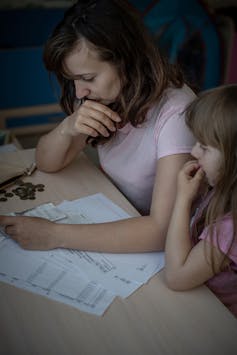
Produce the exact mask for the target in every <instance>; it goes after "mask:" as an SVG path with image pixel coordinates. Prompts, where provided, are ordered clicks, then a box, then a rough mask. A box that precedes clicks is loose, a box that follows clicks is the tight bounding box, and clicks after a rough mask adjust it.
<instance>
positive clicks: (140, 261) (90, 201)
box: [0, 194, 164, 315]
mask: <svg viewBox="0 0 237 355" xmlns="http://www.w3.org/2000/svg"><path fill="white" fill-rule="evenodd" d="M11 215H14V213H11ZM16 215H24V216H38V217H42V218H47V219H49V220H51V221H55V222H56V223H73V224H75V223H76V224H79V223H101V222H108V221H116V220H120V219H125V218H130V216H129V215H128V214H127V213H126V212H125V211H124V210H123V209H121V208H120V207H118V206H117V205H115V204H114V203H113V202H112V201H111V200H109V199H108V198H107V197H106V196H104V195H103V194H95V195H91V196H88V197H85V198H81V199H78V200H73V201H63V202H62V203H61V204H59V205H57V206H55V205H54V204H52V203H48V204H44V205H41V206H38V207H36V208H33V209H31V210H27V211H23V212H21V213H16ZM163 266H164V253H163V252H152V253H134V254H109V253H96V252H85V251H80V250H71V249H54V250H49V251H29V250H24V249H22V248H21V247H19V246H18V244H17V243H15V242H14V241H13V240H12V239H10V238H8V237H7V235H6V234H5V233H4V232H3V231H0V281H2V282H6V283H9V284H11V285H13V286H16V287H19V288H23V289H26V290H28V291H30V292H34V293H38V294H40V295H43V296H46V297H49V298H51V299H54V300H57V301H60V302H63V303H66V304H68V305H70V306H73V307H76V308H78V309H80V310H82V311H84V312H88V313H92V314H95V315H102V314H103V313H104V312H105V310H106V309H107V308H108V307H109V306H110V304H111V303H112V302H113V300H114V298H115V297H116V296H119V297H122V298H126V297H128V296H130V295H131V294H132V293H133V292H134V291H135V290H137V289H138V288H139V287H141V286H142V285H143V284H144V283H146V282H147V281H148V280H149V279H150V278H151V277H152V276H153V275H155V274H156V273H157V272H158V271H160V270H161V269H162V268H163Z"/></svg>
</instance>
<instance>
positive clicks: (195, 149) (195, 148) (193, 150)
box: [191, 143, 198, 159]
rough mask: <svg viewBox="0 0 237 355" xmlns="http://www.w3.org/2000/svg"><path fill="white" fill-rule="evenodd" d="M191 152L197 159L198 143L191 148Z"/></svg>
mask: <svg viewBox="0 0 237 355" xmlns="http://www.w3.org/2000/svg"><path fill="white" fill-rule="evenodd" d="M191 154H192V156H193V157H194V158H196V159H198V144H197V143H196V144H195V145H194V146H193V148H192V150H191Z"/></svg>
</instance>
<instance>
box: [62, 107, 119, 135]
mask: <svg viewBox="0 0 237 355" xmlns="http://www.w3.org/2000/svg"><path fill="white" fill-rule="evenodd" d="M120 121H121V118H120V117H119V115H118V114H117V113H116V112H114V111H112V110H111V109H110V108H109V107H107V106H105V105H102V104H100V103H99V102H96V101H92V100H86V101H85V102H84V103H83V104H82V105H80V106H79V108H78V109H76V110H75V112H74V113H73V114H72V115H70V116H68V117H67V119H66V120H64V125H63V131H62V133H63V134H68V135H70V136H77V135H78V134H80V133H82V134H85V135H88V136H92V137H97V136H98V135H101V136H104V137H108V136H109V135H110V132H111V131H112V132H114V131H116V123H118V122H120Z"/></svg>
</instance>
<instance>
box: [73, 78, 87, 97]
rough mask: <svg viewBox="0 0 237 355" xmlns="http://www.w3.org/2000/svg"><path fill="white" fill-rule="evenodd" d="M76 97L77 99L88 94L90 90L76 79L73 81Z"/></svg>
mask: <svg viewBox="0 0 237 355" xmlns="http://www.w3.org/2000/svg"><path fill="white" fill-rule="evenodd" d="M74 85H75V92H76V97H77V98H78V99H82V98H83V97H86V96H88V95H89V94H90V90H89V89H88V88H87V86H86V85H83V84H81V83H79V82H78V81H76V80H75V81H74Z"/></svg>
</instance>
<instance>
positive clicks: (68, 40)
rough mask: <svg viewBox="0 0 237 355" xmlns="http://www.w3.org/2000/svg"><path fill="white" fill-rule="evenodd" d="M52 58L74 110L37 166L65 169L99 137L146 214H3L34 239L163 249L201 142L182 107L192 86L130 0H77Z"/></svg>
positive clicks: (113, 172) (103, 156)
mask: <svg viewBox="0 0 237 355" xmlns="http://www.w3.org/2000/svg"><path fill="white" fill-rule="evenodd" d="M44 61H45V65H46V68H47V69H48V70H49V71H51V72H54V73H55V74H56V76H57V78H58V80H59V83H60V85H61V88H62V95H61V105H62V107H63V109H64V111H65V112H66V113H67V117H66V118H65V119H64V120H63V121H62V122H61V123H60V124H59V125H58V126H57V127H56V128H55V129H54V130H53V131H51V132H50V133H48V134H47V135H45V136H43V137H42V138H41V139H40V141H39V144H38V146H37V151H36V158H37V166H38V168H39V169H41V170H42V171H46V172H55V171H58V170H60V169H63V168H64V167H65V166H67V165H68V164H70V163H71V161H72V160H73V159H74V158H75V157H76V156H77V154H78V152H79V151H81V150H82V149H83V148H84V147H85V146H86V144H88V143H91V144H92V145H93V146H96V147H97V148H98V154H99V159H100V164H101V166H102V168H103V170H104V171H105V173H106V174H108V176H109V177H110V178H111V179H112V180H113V181H114V183H115V185H116V186H117V187H118V188H119V189H120V191H121V192H122V193H123V194H124V195H125V196H126V197H127V198H128V199H129V200H130V202H131V203H132V204H133V205H134V206H135V207H136V208H137V209H138V210H139V211H140V213H141V214H142V216H141V217H137V218H130V219H127V220H123V221H117V222H111V223H104V224H93V225H62V224H60V225H59V224H58V225H55V224H53V223H50V222H48V221H45V220H39V219H34V218H27V217H21V218H17V217H12V218H10V217H8V218H6V219H5V218H4V217H3V218H1V220H0V223H1V224H3V225H5V226H6V232H7V233H8V234H9V235H10V236H11V237H12V238H14V239H15V240H16V241H17V242H18V243H19V244H20V245H21V246H23V247H24V248H29V249H49V248H57V247H64V248H75V249H80V250H91V251H104V252H143V251H155V250H163V249H164V245H165V237H166V233H167V228H168V224H169V219H170V215H171V211H172V207H173V204H174V200H175V196H176V176H177V173H178V171H179V170H180V168H181V167H182V166H183V164H184V163H185V162H186V161H187V160H189V159H190V151H191V148H192V146H193V144H194V139H193V136H192V135H191V133H190V132H189V130H188V128H187V127H186V125H185V122H184V116H183V111H184V109H185V107H186V105H187V104H188V103H189V102H190V101H192V100H193V99H194V97H195V95H194V93H193V92H192V91H191V89H189V88H188V87H187V86H186V85H185V84H184V80H183V77H182V74H181V73H180V72H179V70H178V69H177V68H174V67H173V66H171V65H169V64H168V63H167V62H166V60H165V59H164V58H163V57H162V56H161V54H160V53H159V50H158V48H157V46H156V45H155V44H154V43H153V41H152V39H151V38H150V37H149V35H148V34H147V32H146V30H145V28H144V25H143V23H142V21H141V19H140V18H139V16H138V14H137V13H136V12H135V11H134V10H133V9H132V7H131V6H130V5H129V4H128V3H127V2H126V1H122V0H121V1H119V0H117V1H116V0H98V1H78V2H77V3H76V4H75V5H74V6H72V7H71V8H70V9H69V10H68V11H67V12H66V13H65V16H64V19H63V20H62V21H61V22H60V23H59V24H58V26H57V27H56V29H55V30H54V32H53V33H52V35H51V37H50V38H49V40H48V42H47V43H46V46H45V52H44ZM36 224H38V226H37V225H36ZM42 228H43V230H44V233H42ZM32 230H34V235H33V234H32V232H31V231H32Z"/></svg>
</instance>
